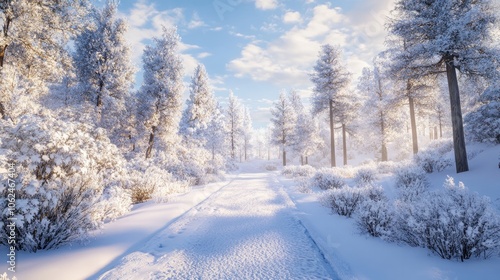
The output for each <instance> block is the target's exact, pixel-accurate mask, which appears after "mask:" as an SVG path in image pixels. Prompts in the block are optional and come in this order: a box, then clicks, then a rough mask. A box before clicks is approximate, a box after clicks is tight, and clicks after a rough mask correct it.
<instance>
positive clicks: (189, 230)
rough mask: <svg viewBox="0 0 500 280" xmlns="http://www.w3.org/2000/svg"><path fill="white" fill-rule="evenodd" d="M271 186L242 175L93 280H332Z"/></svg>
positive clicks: (257, 176)
mask: <svg viewBox="0 0 500 280" xmlns="http://www.w3.org/2000/svg"><path fill="white" fill-rule="evenodd" d="M272 180H273V179H272V177H271V174H270V173H245V174H241V175H240V176H239V177H237V178H236V179H235V180H233V181H232V182H231V183H230V184H228V185H227V186H225V187H224V188H222V189H220V190H219V191H217V192H216V193H214V194H213V195H212V196H211V197H210V198H209V199H207V200H205V201H204V202H202V203H200V204H198V205H197V206H196V207H194V208H192V209H191V210H190V211H188V212H187V213H185V214H184V215H183V216H181V217H179V219H177V220H176V221H175V222H174V223H172V224H171V225H170V226H168V227H167V228H166V229H164V230H163V231H161V232H160V233H158V234H157V235H155V236H154V237H153V238H151V239H150V240H149V241H148V242H146V244H145V245H144V247H143V248H141V249H139V250H137V251H134V252H132V253H130V254H128V255H126V256H125V257H124V258H123V259H121V261H120V262H119V263H118V265H117V266H115V267H114V268H112V269H111V270H109V271H107V272H105V273H104V274H103V275H101V276H100V277H99V279H335V278H336V277H335V273H334V272H333V271H332V269H331V267H330V266H329V265H328V263H327V262H326V261H325V259H324V258H323V256H322V254H321V253H320V251H319V249H318V248H317V247H316V245H315V243H314V242H313V241H312V239H310V237H309V235H308V233H307V231H306V230H305V229H304V227H303V226H302V225H301V224H300V223H299V222H298V221H297V220H296V219H295V218H294V217H293V211H294V209H295V208H294V205H293V203H292V202H291V201H290V199H289V198H288V196H287V195H286V194H285V192H283V191H281V190H280V189H279V188H278V187H277V186H276V182H274V181H272Z"/></svg>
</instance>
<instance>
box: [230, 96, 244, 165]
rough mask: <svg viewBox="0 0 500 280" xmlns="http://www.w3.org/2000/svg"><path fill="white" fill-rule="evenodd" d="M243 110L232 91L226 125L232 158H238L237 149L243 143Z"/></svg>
mask: <svg viewBox="0 0 500 280" xmlns="http://www.w3.org/2000/svg"><path fill="white" fill-rule="evenodd" d="M243 118H244V116H243V110H242V107H241V103H240V101H239V100H238V98H236V97H235V96H234V94H233V92H232V91H231V92H230V93H229V103H228V105H227V109H226V125H227V129H226V130H227V133H228V138H229V144H230V151H231V152H230V154H231V158H232V159H235V158H236V148H237V147H238V145H239V143H240V142H241V136H242V134H243Z"/></svg>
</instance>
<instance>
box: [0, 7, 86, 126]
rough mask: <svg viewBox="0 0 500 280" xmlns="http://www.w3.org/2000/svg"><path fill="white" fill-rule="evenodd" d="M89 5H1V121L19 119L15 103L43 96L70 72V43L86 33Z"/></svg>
mask: <svg viewBox="0 0 500 280" xmlns="http://www.w3.org/2000/svg"><path fill="white" fill-rule="evenodd" d="M88 7H89V2H88V1H86V0H62V1H45V0H43V1H42V0H33V1H12V0H8V1H1V2H0V25H1V32H0V117H1V118H4V119H7V118H16V117H17V116H12V113H13V112H14V109H15V108H14V107H15V105H13V104H11V103H13V102H14V103H15V102H16V99H19V96H18V95H19V94H22V95H29V96H31V97H30V98H31V99H34V98H37V97H38V96H39V95H41V94H44V93H46V92H47V91H48V88H47V83H55V82H58V81H60V80H61V79H62V77H63V76H64V74H65V72H66V71H68V69H70V67H71V59H70V55H69V53H68V51H67V42H68V41H69V40H70V39H71V38H72V37H73V36H74V35H75V34H78V32H80V30H81V27H82V22H83V17H84V15H85V14H86V13H87V12H88ZM19 88H20V89H21V90H19V91H18V89H19Z"/></svg>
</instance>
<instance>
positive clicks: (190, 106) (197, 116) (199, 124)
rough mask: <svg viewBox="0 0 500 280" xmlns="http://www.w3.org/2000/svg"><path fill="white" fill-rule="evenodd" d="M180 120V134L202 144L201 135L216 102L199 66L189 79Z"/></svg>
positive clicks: (206, 75)
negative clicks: (188, 89)
mask: <svg viewBox="0 0 500 280" xmlns="http://www.w3.org/2000/svg"><path fill="white" fill-rule="evenodd" d="M186 103H187V107H186V109H185V110H184V113H183V115H182V119H181V125H180V132H181V134H182V135H184V136H185V137H188V138H194V139H196V140H198V141H201V142H204V141H205V139H203V138H204V137H203V134H204V133H205V132H206V129H207V126H208V123H209V122H210V121H211V119H212V117H213V115H214V114H215V110H216V102H215V98H214V96H213V93H212V90H211V89H210V86H209V81H208V74H207V72H206V70H205V67H204V66H203V65H201V64H199V65H198V67H197V68H196V70H195V72H194V75H193V77H192V79H191V86H190V96H189V99H188V100H187V102H186Z"/></svg>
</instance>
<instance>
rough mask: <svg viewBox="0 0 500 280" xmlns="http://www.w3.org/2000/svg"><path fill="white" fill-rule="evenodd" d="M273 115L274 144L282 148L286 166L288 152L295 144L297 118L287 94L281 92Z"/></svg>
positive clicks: (272, 110)
mask: <svg viewBox="0 0 500 280" xmlns="http://www.w3.org/2000/svg"><path fill="white" fill-rule="evenodd" d="M271 114H272V117H271V123H272V125H273V129H272V143H273V144H275V145H278V146H280V147H281V150H282V155H283V166H286V152H287V150H288V149H289V147H290V146H291V145H292V144H293V133H294V128H295V121H296V116H295V112H294V110H293V107H292V104H291V103H290V101H289V99H288V98H287V97H286V94H285V92H281V94H280V97H279V99H278V100H277V101H276V102H274V107H273V108H271Z"/></svg>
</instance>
